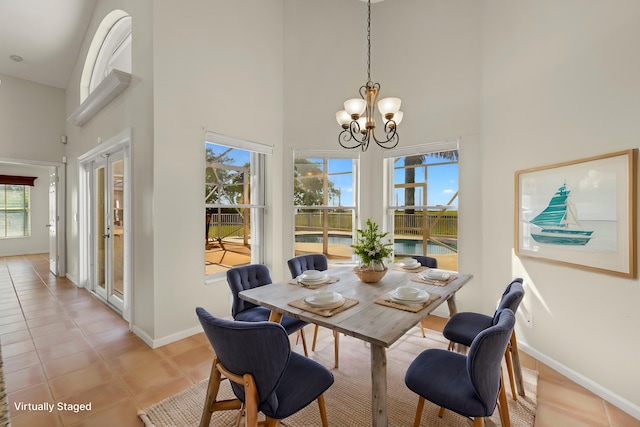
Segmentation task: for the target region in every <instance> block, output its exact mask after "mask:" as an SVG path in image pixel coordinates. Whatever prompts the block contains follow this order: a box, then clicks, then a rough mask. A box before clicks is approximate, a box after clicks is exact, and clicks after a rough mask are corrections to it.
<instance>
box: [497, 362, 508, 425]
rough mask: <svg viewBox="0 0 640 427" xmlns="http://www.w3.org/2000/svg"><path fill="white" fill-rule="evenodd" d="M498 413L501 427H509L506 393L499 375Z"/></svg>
mask: <svg viewBox="0 0 640 427" xmlns="http://www.w3.org/2000/svg"><path fill="white" fill-rule="evenodd" d="M498 411H500V423H501V424H502V427H511V420H510V419H509V404H508V402H507V393H506V392H505V391H504V379H503V378H502V373H500V391H499V392H498Z"/></svg>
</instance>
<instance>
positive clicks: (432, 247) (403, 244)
mask: <svg viewBox="0 0 640 427" xmlns="http://www.w3.org/2000/svg"><path fill="white" fill-rule="evenodd" d="M328 239H329V243H331V244H336V245H345V246H351V245H352V244H353V240H352V238H351V236H347V235H344V234H329V236H328ZM296 243H322V235H321V234H296ZM393 243H394V244H393V250H394V253H395V256H402V255H422V240H413V239H396V240H395V241H394V242H393ZM448 244H449V245H450V246H451V247H453V248H455V247H456V244H455V242H453V243H451V242H449V243H448ZM427 253H429V254H434V255H447V254H455V253H456V252H454V251H452V250H450V249H447V248H445V247H442V246H440V245H438V244H435V243H432V242H428V243H427Z"/></svg>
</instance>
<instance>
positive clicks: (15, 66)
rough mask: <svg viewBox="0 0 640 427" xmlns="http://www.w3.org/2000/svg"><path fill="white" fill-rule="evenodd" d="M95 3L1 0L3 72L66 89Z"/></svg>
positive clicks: (0, 68)
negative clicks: (15, 58)
mask: <svg viewBox="0 0 640 427" xmlns="http://www.w3.org/2000/svg"><path fill="white" fill-rule="evenodd" d="M95 5H96V0H0V74H6V75H9V76H13V77H18V78H21V79H25V80H30V81H34V82H37V83H42V84H45V85H49V86H54V87H58V88H61V89H66V88H67V84H68V82H69V78H70V76H71V72H72V70H73V67H74V66H75V63H76V59H77V57H78V53H79V51H80V47H81V44H82V40H83V39H84V36H85V33H86V31H87V27H88V25H89V21H90V19H91V15H92V14H93V10H94V8H95ZM12 55H18V56H20V57H22V61H21V62H16V61H14V60H13V59H11V56H12Z"/></svg>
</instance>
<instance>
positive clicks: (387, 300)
mask: <svg viewBox="0 0 640 427" xmlns="http://www.w3.org/2000/svg"><path fill="white" fill-rule="evenodd" d="M439 298H440V295H438V294H433V293H431V294H429V299H428V300H426V301H425V302H421V303H419V304H411V305H405V304H399V303H397V302H395V301H393V300H391V297H389V294H384V295H382V296H380V297H378V298H376V299H375V300H373V302H375V303H376V304H380V305H386V306H387V307H392V308H397V309H399V310H404V311H410V312H412V313H417V312H419V311H420V310H423V309H424V308H425V307H427V306H428V305H429V304H431V303H432V302H434V301H435V300H437V299H439Z"/></svg>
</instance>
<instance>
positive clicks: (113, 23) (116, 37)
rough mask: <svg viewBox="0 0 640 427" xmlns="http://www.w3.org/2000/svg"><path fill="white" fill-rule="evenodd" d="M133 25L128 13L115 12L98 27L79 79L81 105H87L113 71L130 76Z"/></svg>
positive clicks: (106, 17) (109, 14)
mask: <svg viewBox="0 0 640 427" xmlns="http://www.w3.org/2000/svg"><path fill="white" fill-rule="evenodd" d="M131 21H132V20H131V16H130V15H129V14H128V13H127V12H125V11H124V10H120V9H116V10H113V11H111V12H110V13H108V14H107V15H106V16H105V17H104V19H103V20H102V22H101V23H100V25H99V26H98V29H97V30H96V33H95V34H94V35H93V39H92V40H91V44H90V45H89V50H88V51H87V56H86V58H85V61H84V66H83V68H82V75H81V76H80V103H84V102H85V101H86V100H87V98H88V97H89V94H91V93H92V92H94V91H96V89H97V88H98V87H99V86H100V83H102V81H103V80H104V79H105V78H106V77H107V76H108V75H109V73H110V72H111V70H113V69H117V70H120V71H123V72H126V73H129V74H131V69H132V68H131V63H132V61H131V54H132V51H131V44H132V33H131V28H132V22H131ZM111 90H113V88H111ZM96 92H100V91H99V90H98V91H96ZM102 96H105V95H104V94H103V95H102Z"/></svg>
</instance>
